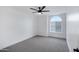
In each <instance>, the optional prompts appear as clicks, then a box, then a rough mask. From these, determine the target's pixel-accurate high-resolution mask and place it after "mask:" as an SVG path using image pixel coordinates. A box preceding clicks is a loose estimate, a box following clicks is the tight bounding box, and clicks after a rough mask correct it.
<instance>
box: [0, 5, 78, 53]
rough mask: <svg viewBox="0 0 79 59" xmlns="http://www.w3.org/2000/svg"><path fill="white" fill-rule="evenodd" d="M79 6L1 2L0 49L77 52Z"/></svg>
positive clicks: (2, 50) (1, 50)
mask: <svg viewBox="0 0 79 59" xmlns="http://www.w3.org/2000/svg"><path fill="white" fill-rule="evenodd" d="M78 19H79V7H78V6H0V52H74V51H75V50H76V49H77V48H78V47H79V46H78V41H79V40H78V34H79V33H78V32H79V28H78V25H79V21H78Z"/></svg>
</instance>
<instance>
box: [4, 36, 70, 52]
mask: <svg viewBox="0 0 79 59" xmlns="http://www.w3.org/2000/svg"><path fill="white" fill-rule="evenodd" d="M5 49H6V52H68V51H69V50H68V47H67V43H66V40H65V39H58V38H52V37H42V36H36V37H33V38H31V39H28V40H24V41H22V42H20V43H17V44H15V45H13V46H10V47H7V48H5ZM4 52H5V51H4Z"/></svg>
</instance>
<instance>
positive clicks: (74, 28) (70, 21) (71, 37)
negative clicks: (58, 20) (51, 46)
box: [66, 12, 79, 51]
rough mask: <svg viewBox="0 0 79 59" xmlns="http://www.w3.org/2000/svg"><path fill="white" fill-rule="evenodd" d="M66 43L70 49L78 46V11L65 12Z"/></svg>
mask: <svg viewBox="0 0 79 59" xmlns="http://www.w3.org/2000/svg"><path fill="white" fill-rule="evenodd" d="M66 30H67V35H66V36H67V43H68V47H69V49H70V51H73V49H74V48H79V12H77V13H69V14H67V29H66Z"/></svg>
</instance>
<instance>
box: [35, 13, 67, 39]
mask: <svg viewBox="0 0 79 59" xmlns="http://www.w3.org/2000/svg"><path fill="white" fill-rule="evenodd" d="M59 16H60V17H62V19H63V22H62V29H63V31H62V33H50V32H48V27H49V23H48V22H49V21H48V20H49V18H50V15H38V16H37V18H36V19H37V23H38V25H37V30H38V31H37V32H38V35H41V36H52V37H60V38H66V30H65V29H66V15H65V14H60V15H59Z"/></svg>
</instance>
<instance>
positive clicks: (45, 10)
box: [42, 10, 50, 12]
mask: <svg viewBox="0 0 79 59" xmlns="http://www.w3.org/2000/svg"><path fill="white" fill-rule="evenodd" d="M42 12H50V11H49V10H43V11H42Z"/></svg>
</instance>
